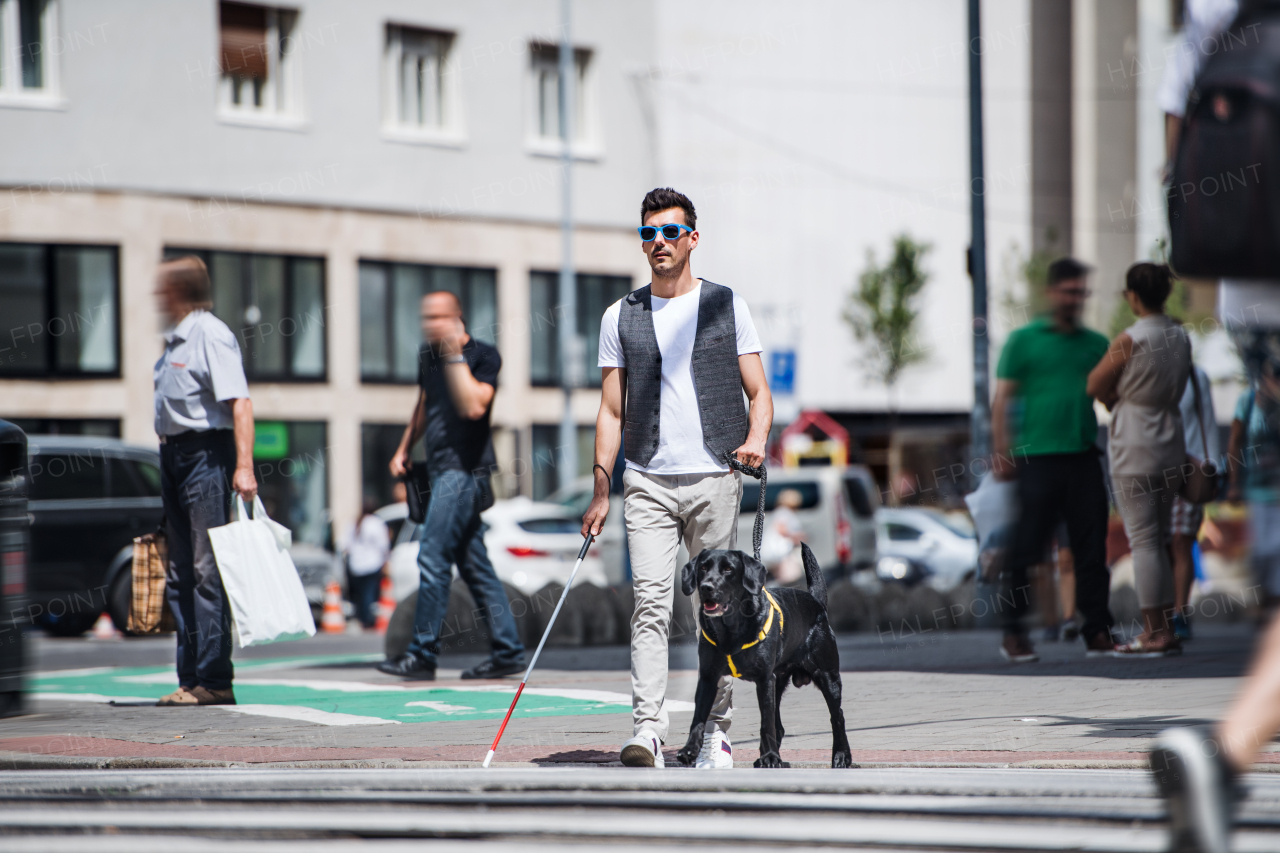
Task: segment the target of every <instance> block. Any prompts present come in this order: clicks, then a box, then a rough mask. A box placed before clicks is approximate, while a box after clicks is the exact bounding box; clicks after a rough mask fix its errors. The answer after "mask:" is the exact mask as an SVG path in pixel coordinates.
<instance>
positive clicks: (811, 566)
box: [800, 542, 827, 607]
mask: <svg viewBox="0 0 1280 853" xmlns="http://www.w3.org/2000/svg"><path fill="white" fill-rule="evenodd" d="M800 555H801V557H802V558H803V560H804V579H805V580H806V581H808V582H809V594H810V595H812V596H813V597H814V598H816V599H818V603H819V604H821V605H822V606H823V607H826V606H827V579H826V578H825V577H823V576H822V567H821V566H819V565H818V558H817V557H815V556H813V552H812V551H810V550H809V546H808V545H806V544H805V543H804V542H801V543H800Z"/></svg>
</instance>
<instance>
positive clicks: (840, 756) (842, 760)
mask: <svg viewBox="0 0 1280 853" xmlns="http://www.w3.org/2000/svg"><path fill="white" fill-rule="evenodd" d="M831 766H832V767H833V768H836V769H841V768H846V767H857V766H858V765H856V764H854V763H853V756H852V755H850V754H849V753H848V752H833V753H831Z"/></svg>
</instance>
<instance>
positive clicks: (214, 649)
mask: <svg viewBox="0 0 1280 853" xmlns="http://www.w3.org/2000/svg"><path fill="white" fill-rule="evenodd" d="M235 465H236V444H235V438H234V437H233V435H232V432H231V430H229V429H228V430H210V431H209V432H205V433H202V434H201V435H199V436H198V437H194V438H189V439H187V440H185V441H180V442H168V443H165V444H162V445H160V491H161V494H163V495H164V517H165V533H166V535H167V536H168V539H169V571H168V573H167V574H166V577H165V583H166V589H165V597H166V598H167V599H168V601H169V609H171V610H172V611H173V617H174V621H175V622H176V623H177V628H178V661H177V663H178V683H179V684H181V685H182V686H183V687H186V688H187V689H190V688H193V687H197V686H199V687H204V688H205V689H207V690H226V689H227V688H228V687H230V686H231V678H232V674H233V673H232V668H231V606H230V604H229V603H228V602H227V593H226V590H224V589H223V588H222V575H220V574H219V573H218V564H217V562H216V561H215V560H214V557H213V546H212V545H210V543H209V528H210V527H221V526H222V525H224V524H227V523H228V522H229V521H230V520H231V518H230V515H231V503H230V502H231V494H232V493H231V477H232V474H233V473H234V472H235Z"/></svg>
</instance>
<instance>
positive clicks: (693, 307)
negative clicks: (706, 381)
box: [600, 279, 764, 474]
mask: <svg viewBox="0 0 1280 853" xmlns="http://www.w3.org/2000/svg"><path fill="white" fill-rule="evenodd" d="M701 297H702V279H698V283H697V284H695V285H694V286H693V290H690V291H689V292H688V293H686V294H684V295H683V296H677V297H675V298H674V299H662V298H660V297H657V296H654V297H652V301H653V331H654V334H655V336H656V337H657V338H658V352H660V353H661V354H662V411H661V415H660V417H659V420H658V449H657V450H656V451H655V452H654V454H653V458H652V459H650V460H649V465H648V467H644V466H641V465H637V464H635V463H634V462H632V461H631V460H630V459H628V460H627V467H628V468H635V469H636V470H638V471H648V472H649V473H651V474H704V473H708V472H711V471H728V470H729V468H728V466H726V465H723V464H721V463H720V461H719V460H718V459H716V458H715V456H713V455H712V453H711V451H710V450H709V449H707V445H706V443H705V442H704V441H703V440H702V414H701V412H700V411H699V410H698V395H697V392H696V391H695V390H694V386H693V339H694V336H695V335H696V334H697V332H698V301H699V300H700V299H701ZM623 298H624V299H625V298H626V297H623ZM621 311H622V300H621V299H620V300H618V301H617V302H615V303H613V304H612V305H610V306H609V308H608V310H606V311H605V312H604V319H603V320H601V321H600V367H626V366H627V362H626V359H625V357H624V356H623V354H622V341H621V340H620V339H619V337H618V317H619V314H620V313H621ZM733 317H734V324H735V326H736V327H737V335H738V355H746V354H747V353H753V352H760V351H761V350H763V349H764V348H763V347H761V346H760V337H759V335H757V334H756V327H755V324H753V323H752V322H751V312H750V311H748V310H747V303H746V302H745V301H744V300H743V298H742V297H741V296H739V295H738V294H737V293H735V294H733Z"/></svg>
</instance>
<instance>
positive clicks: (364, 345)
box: [360, 261, 498, 383]
mask: <svg viewBox="0 0 1280 853" xmlns="http://www.w3.org/2000/svg"><path fill="white" fill-rule="evenodd" d="M433 290H448V291H450V292H451V293H455V294H457V296H458V298H459V299H460V300H462V317H463V319H464V320H465V321H466V324H467V332H468V333H469V334H470V335H471V336H472V337H474V338H476V339H477V340H481V341H484V342H485V343H488V344H496V343H497V336H496V335H495V332H496V331H497V325H498V286H497V274H496V273H495V272H494V271H493V270H485V269H471V268H469V267H438V266H427V265H425V264H391V263H381V262H378V261H361V262H360V377H361V379H362V380H363V381H365V382H410V383H412V382H417V381H418V350H419V348H420V347H421V346H422V321H421V320H420V319H419V315H420V314H421V305H420V303H421V302H422V297H423V294H426V293H430V292H431V291H433Z"/></svg>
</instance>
